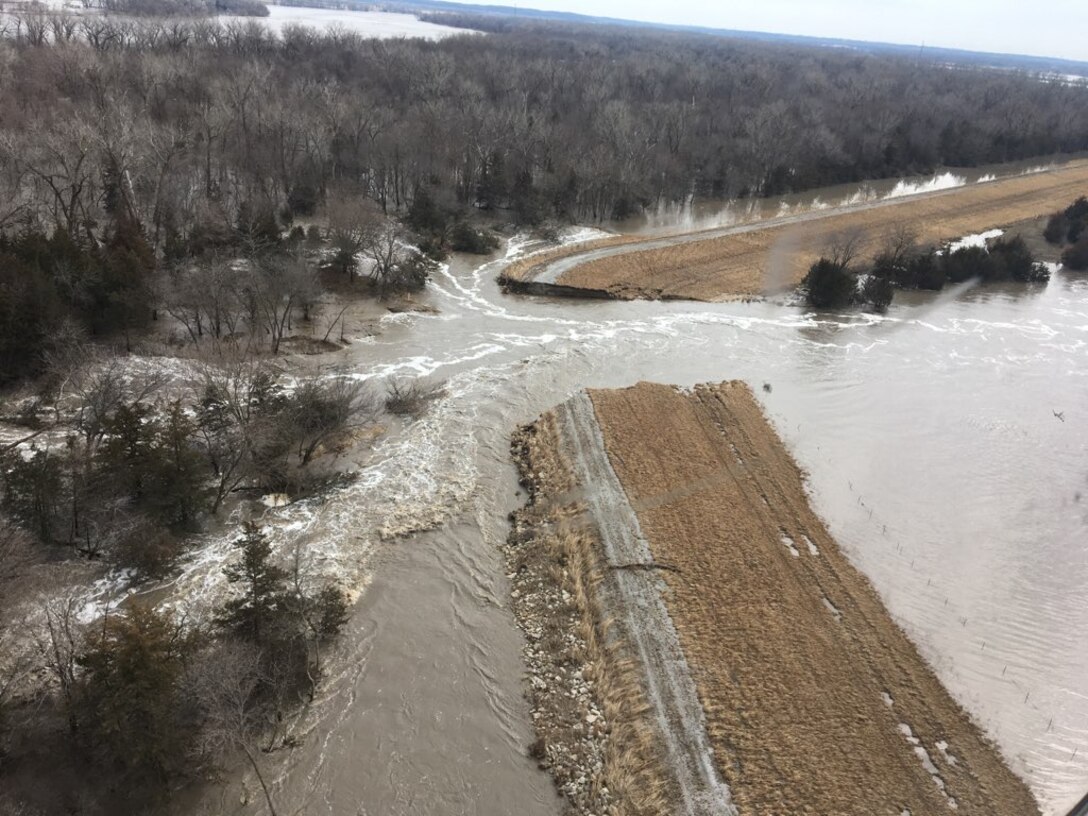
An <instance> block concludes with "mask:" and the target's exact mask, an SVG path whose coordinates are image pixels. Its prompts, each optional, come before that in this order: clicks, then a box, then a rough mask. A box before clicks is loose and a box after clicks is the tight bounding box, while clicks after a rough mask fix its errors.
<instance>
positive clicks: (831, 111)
mask: <svg viewBox="0 0 1088 816" xmlns="http://www.w3.org/2000/svg"><path fill="white" fill-rule="evenodd" d="M0 55H2V56H0V100H2V105H0V184H2V186H3V197H2V199H3V201H4V205H3V211H2V212H0V228H5V229H11V228H13V227H15V226H16V225H17V224H21V223H27V221H28V220H29V221H30V222H35V223H45V224H47V225H50V226H52V225H57V226H59V227H60V228H61V229H63V230H65V231H66V232H68V233H69V234H70V235H73V236H75V235H77V234H85V233H88V231H90V232H92V233H93V231H94V228H95V225H96V224H98V223H100V222H101V220H102V219H101V213H102V210H103V207H104V206H106V205H107V204H108V203H110V202H111V201H112V200H115V199H116V198H118V197H120V198H121V199H122V203H123V205H124V206H125V207H127V208H129V209H130V210H131V212H132V214H133V216H134V217H135V218H137V219H138V220H139V222H140V223H141V225H142V227H143V229H144V230H145V232H146V234H147V235H148V236H149V238H150V240H151V242H152V245H153V247H154V248H155V249H156V250H157V251H158V250H161V249H162V248H163V246H164V245H165V244H166V243H167V242H169V241H176V240H178V239H179V238H180V239H181V240H188V239H190V238H191V237H192V235H193V234H194V233H195V232H199V231H201V230H206V229H207V227H208V225H209V224H213V225H215V224H222V223H235V222H236V221H237V217H238V213H239V212H240V211H241V210H242V209H243V208H249V209H250V210H251V211H253V210H260V211H268V212H271V213H274V214H275V215H276V217H278V218H280V219H281V220H286V219H289V218H291V217H295V218H306V217H309V216H311V215H312V214H313V213H314V212H315V211H316V210H317V209H318V208H320V207H321V206H322V205H323V204H324V203H325V202H326V201H327V200H329V198H330V197H334V196H343V195H348V196H358V195H363V196H366V197H369V198H370V199H372V200H374V201H375V202H377V203H378V204H379V205H380V206H381V207H382V208H384V209H385V210H386V211H388V212H397V211H401V210H403V209H404V208H406V207H407V206H408V205H409V204H410V203H411V200H412V198H413V196H414V195H415V193H416V191H417V190H419V189H420V188H421V187H424V186H429V187H431V188H433V190H434V192H435V194H436V195H438V196H439V197H443V198H445V199H448V200H450V201H454V202H456V203H458V204H459V205H461V206H463V207H466V208H479V209H483V210H493V209H510V210H512V211H513V214H514V216H515V218H516V219H517V220H518V221H520V222H522V223H532V222H535V221H539V220H540V219H542V218H545V217H549V216H555V217H559V218H568V219H577V220H588V219H607V218H609V217H612V216H622V215H627V214H630V213H632V212H635V211H637V210H638V209H639V208H640V207H642V206H644V205H647V204H649V203H652V202H654V201H656V200H658V199H661V198H664V199H669V200H686V199H688V198H689V197H691V196H696V197H712V198H728V197H735V196H747V195H763V194H774V193H781V192H786V191H791V190H799V189H805V188H810V187H815V186H820V185H824V184H829V183H836V182H845V181H853V180H860V179H867V178H875V177H886V176H894V175H900V174H909V173H916V172H926V171H929V170H931V169H933V168H934V167H937V166H939V165H951V166H968V165H979V164H984V163H991V162H1002V161H1008V160H1015V159H1023V158H1026V157H1031V156H1041V155H1047V154H1053V153H1059V152H1071V151H1079V150H1084V149H1086V148H1088V88H1084V87H1075V86H1069V85H1065V84H1062V83H1048V82H1043V81H1041V80H1040V79H1039V78H1036V77H1032V76H1028V75H1017V74H1011V73H1008V72H987V71H982V70H973V69H971V70H968V69H962V68H956V67H951V66H949V67H945V66H933V65H924V64H915V63H913V62H911V61H908V60H898V59H878V58H874V57H868V56H863V55H858V54H852V53H850V52H844V51H841V50H838V49H802V48H799V47H794V46H777V45H771V44H759V43H751V42H743V41H731V40H726V39H721V38H711V37H700V36H685V35H677V34H663V33H649V32H635V31H630V30H622V29H618V30H616V29H608V28H597V29H590V30H583V31H577V30H574V29H569V30H568V29H564V28H559V27H555V28H536V27H534V28H528V29H519V30H515V31H512V32H509V33H500V34H494V35H488V36H484V37H481V36H479V35H466V36H463V37H453V38H450V39H447V40H444V41H441V42H437V43H432V42H425V41H420V40H405V41H377V40H365V39H362V38H360V37H359V36H358V35H355V34H352V33H346V32H344V31H331V32H329V33H327V34H324V35H322V34H318V33H316V32H314V31H312V30H306V29H303V28H288V29H287V30H286V31H285V32H284V34H283V36H282V38H277V37H276V36H275V35H273V34H270V33H269V32H268V30H267V29H266V28H264V27H262V26H260V25H258V24H256V23H253V24H246V23H229V24H221V23H218V22H215V21H212V20H198V21H193V22H184V21H173V22H146V21H145V22H142V23H141V22H133V21H123V20H117V19H115V18H108V17H87V18H81V19H79V20H78V21H77V20H75V19H74V18H50V17H44V16H43V17H36V18H30V17H26V18H23V19H21V20H18V21H17V22H12V23H9V25H8V36H7V37H6V38H5V39H4V41H3V43H2V44H0Z"/></svg>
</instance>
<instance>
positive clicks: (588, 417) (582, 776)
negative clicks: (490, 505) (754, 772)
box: [506, 392, 736, 816]
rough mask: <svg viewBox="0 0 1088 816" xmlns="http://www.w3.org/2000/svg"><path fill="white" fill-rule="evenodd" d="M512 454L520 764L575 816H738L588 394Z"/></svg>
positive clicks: (521, 439) (550, 417)
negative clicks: (521, 687)
mask: <svg viewBox="0 0 1088 816" xmlns="http://www.w3.org/2000/svg"><path fill="white" fill-rule="evenodd" d="M513 451H514V457H515V459H516V460H517V462H518V466H519V468H520V470H521V474H522V483H523V484H524V485H525V486H526V487H527V488H528V490H529V492H530V503H529V505H528V506H527V507H526V508H525V509H524V510H522V511H519V512H518V513H516V514H515V516H514V528H513V532H512V533H511V536H510V540H509V542H508V544H507V552H506V556H507V562H508V568H509V575H510V578H511V580H512V582H513V590H512V596H513V601H514V611H515V614H516V617H517V619H518V622H519V624H520V625H521V627H522V629H523V630H524V632H525V634H526V639H527V646H526V651H525V657H526V662H527V665H528V668H529V687H528V690H527V696H528V697H529V701H530V705H531V707H532V711H533V721H534V726H535V729H536V732H537V737H538V738H537V740H536V742H535V743H534V745H533V746H531V748H530V755H532V756H533V757H534V758H536V759H537V760H538V761H540V763H541V765H542V767H546V768H547V769H549V770H550V771H551V773H552V775H553V777H554V779H555V782H556V785H557V787H558V788H559V790H560V791H561V792H562V793H563V794H564V795H565V796H566V799H567V802H568V804H569V808H570V811H571V812H574V813H583V814H588V813H616V814H621V813H632V814H641V813H646V814H649V813H654V814H657V813H683V814H688V816H704V814H706V815H709V814H725V815H726V816H735V814H736V809H735V808H734V807H733V804H732V802H731V798H730V794H729V789H728V787H727V786H726V785H725V783H724V782H723V781H722V779H721V777H720V775H719V774H718V771H717V768H716V766H715V762H714V757H713V753H712V749H711V747H710V741H709V738H708V736H707V732H706V724H705V718H704V715H703V710H702V707H701V705H700V703H699V698H698V693H697V691H696V687H695V683H694V681H693V679H692V677H691V673H690V670H689V668H688V665H687V662H686V660H685V658H684V655H683V653H682V651H681V648H680V641H679V637H678V635H677V632H676V630H675V627H674V626H673V624H672V621H671V619H670V617H669V614H668V611H667V609H666V606H665V603H664V600H663V597H662V593H663V592H664V591H666V587H665V584H664V582H663V581H662V580H661V578H660V576H659V575H658V574H657V572H656V569H655V567H656V566H658V565H654V564H653V561H652V556H651V554H650V549H649V545H648V543H647V542H646V540H645V538H644V537H643V536H642V533H641V530H640V528H639V523H638V518H637V516H636V515H635V512H634V510H633V509H632V508H631V506H630V504H629V503H628V500H627V496H626V493H625V492H624V490H623V487H622V485H621V484H620V482H619V479H618V478H617V476H616V474H615V472H614V471H613V469H612V466H611V463H610V462H609V460H608V456H607V454H606V452H605V448H604V440H603V438H602V436H601V432H600V429H599V427H598V425H597V419H596V415H595V413H594V409H593V405H592V402H591V401H590V399H589V397H588V395H587V394H586V393H584V392H583V393H579V394H578V395H576V396H575V397H573V398H572V399H571V400H570V401H568V402H567V403H565V404H563V405H562V406H560V407H559V408H558V409H556V410H555V411H554V412H551V413H549V414H545V415H544V416H543V417H541V419H540V420H538V421H537V422H536V423H534V424H533V425H530V426H527V427H525V428H522V429H520V430H519V431H518V432H517V434H515V437H514V442H513ZM585 487H588V488H589V489H584V488H585Z"/></svg>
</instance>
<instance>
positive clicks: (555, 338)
mask: <svg viewBox="0 0 1088 816" xmlns="http://www.w3.org/2000/svg"><path fill="white" fill-rule="evenodd" d="M514 244H515V245H514V246H513V247H512V251H517V250H518V248H519V247H518V245H517V242H514ZM525 248H527V247H525V246H521V247H520V249H525ZM503 263H504V261H503V260H502V259H496V260H493V261H491V262H489V263H483V264H479V263H478V262H475V263H470V262H467V261H464V260H461V259H458V260H455V261H454V262H453V263H452V264H451V266H450V267H449V269H448V270H444V271H442V272H441V273H440V274H438V275H437V276H436V278H435V280H434V283H433V286H432V287H431V289H430V292H429V294H428V301H429V303H430V305H432V306H434V307H435V308H436V309H437V310H438V313H437V314H401V315H395V316H390V317H388V318H386V319H385V320H384V321H383V332H382V334H381V335H380V336H378V337H376V338H373V339H371V340H369V341H366V342H358V343H355V344H353V345H352V346H350V347H349V348H348V349H346V350H344V351H343V352H340V353H338V354H337V355H335V356H334V357H333V358H332V365H330V367H329V369H330V371H342V372H347V373H350V374H353V375H355V376H359V377H361V378H368V379H374V380H379V379H380V378H383V377H388V376H402V377H412V376H429V377H432V378H437V379H442V380H444V381H445V382H446V384H447V396H446V397H445V398H444V399H442V400H441V401H440V402H439V403H437V404H436V405H435V406H434V408H433V410H432V411H431V412H430V414H429V415H428V416H427V417H426V418H424V419H423V420H421V421H419V422H416V423H410V424H408V425H406V426H405V427H403V428H399V427H398V428H396V429H395V430H394V432H393V433H391V434H390V435H389V437H387V438H386V439H385V440H384V441H382V442H381V443H379V444H378V445H377V447H376V448H375V450H374V452H373V454H372V455H371V456H370V457H369V458H368V459H365V460H363V461H361V462H360V463H359V465H358V471H359V481H358V482H357V483H356V485H355V486H354V487H352V488H350V489H348V490H346V491H344V492H343V493H342V494H340V495H338V496H337V497H335V498H334V499H332V500H331V501H329V502H326V503H325V504H321V505H317V504H314V505H304V506H301V507H299V506H294V507H289V508H283V509H282V510H270V511H269V512H268V515H267V516H266V521H267V523H269V524H270V525H273V526H274V527H275V528H276V529H277V535H278V540H279V541H281V542H282V543H283V544H284V545H285V546H286V545H287V544H289V543H290V542H292V541H295V540H301V541H302V542H303V543H304V544H305V545H306V546H307V547H309V548H311V549H312V550H313V552H314V553H315V558H316V560H317V561H318V563H319V564H320V565H322V566H323V567H324V568H325V569H326V571H328V572H332V573H336V574H340V575H342V576H345V577H346V578H347V580H349V581H350V582H354V583H356V584H357V585H358V586H359V587H360V589H361V590H362V595H361V599H360V601H359V603H358V604H357V607H356V611H355V615H354V619H353V621H352V624H351V626H350V629H349V631H348V633H347V634H346V636H345V637H344V638H343V641H342V643H341V644H340V646H339V649H338V653H337V654H336V655H335V656H333V659H332V661H331V664H330V665H333V666H335V669H334V671H333V674H332V676H331V677H330V679H329V681H328V682H327V683H326V685H325V687H324V690H323V693H322V696H321V698H320V700H319V701H318V703H317V704H316V705H315V706H314V707H313V709H312V710H311V711H309V712H307V713H306V714H305V715H304V716H303V717H302V719H301V720H300V722H298V723H297V724H296V725H295V726H294V729H295V732H296V734H297V735H298V736H299V739H300V745H299V747H297V748H295V749H293V750H291V751H280V752H277V753H274V754H272V755H270V756H268V757H266V758H265V759H264V760H263V761H264V763H265V769H266V775H267V776H268V777H269V778H270V779H271V780H273V785H272V787H273V792H274V795H275V797H276V799H277V804H278V807H279V811H280V812H281V813H295V812H297V811H298V809H299V808H302V807H305V812H309V813H329V814H353V815H354V814H462V813H463V814H480V815H482V816H499V814H509V813H519V814H525V816H533V815H535V814H556V813H558V812H559V810H560V805H561V803H560V802H559V801H558V799H557V798H556V796H555V795H554V793H553V792H552V788H551V783H550V780H549V778H548V777H547V775H546V774H545V773H544V772H542V771H540V770H538V769H537V768H536V767H535V765H534V764H533V763H532V762H531V761H530V760H529V759H528V758H527V757H526V756H525V748H526V746H527V745H528V743H529V742H530V741H531V739H532V736H531V727H530V723H529V716H528V709H527V706H526V705H525V703H524V701H523V699H522V689H521V673H522V665H521V661H520V654H519V653H520V648H521V639H520V636H519V635H518V633H517V631H516V629H515V628H514V623H513V617H512V615H511V613H510V611H509V608H508V594H507V591H508V588H507V585H506V579H505V576H504V575H503V567H502V563H501V559H500V556H499V553H498V550H497V543H498V542H499V541H500V540H501V539H502V537H503V536H505V534H506V516H507V515H508V513H509V512H510V510H511V509H513V508H514V507H515V506H516V505H517V503H518V502H519V501H521V500H522V498H520V497H519V496H518V495H517V490H518V488H517V484H516V477H515V472H514V469H513V467H512V465H511V464H510V460H509V451H508V445H509V441H508V440H509V435H510V432H511V430H512V429H513V428H514V427H515V426H516V425H518V424H521V423H526V422H529V421H532V420H533V419H535V418H536V417H537V416H538V415H539V414H540V413H542V412H543V411H545V410H547V409H549V408H551V407H553V406H555V405H557V404H558V403H561V402H563V401H564V400H565V399H567V398H568V397H569V396H570V395H572V394H573V393H575V392H577V391H578V390H580V389H582V388H586V387H598V388H605V387H620V386H625V385H630V384H632V383H634V382H637V381H639V380H653V381H660V382H668V383H676V384H680V385H687V386H690V385H693V384H695V383H699V382H706V381H720V380H725V379H743V380H746V381H747V382H749V383H750V384H751V385H752V386H753V388H754V389H755V390H756V392H757V394H758V395H759V397H760V399H761V400H762V402H763V404H764V408H765V410H766V412H767V414H768V416H769V417H770V419H771V420H772V422H773V423H774V424H775V426H776V429H777V430H778V432H779V434H780V435H781V436H782V438H783V440H784V441H785V442H786V444H787V446H788V447H789V448H790V450H791V452H792V453H793V455H794V456H795V458H796V459H797V461H798V463H799V464H800V465H801V466H802V467H804V468H805V469H806V470H807V471H808V474H809V489H810V491H811V494H812V499H813V503H814V507H815V509H816V510H817V512H819V513H820V514H821V515H822V517H823V518H824V519H825V520H826V522H827V523H828V525H829V528H830V530H831V532H832V533H833V534H834V535H835V536H836V538H837V539H838V541H839V542H840V544H841V546H842V547H843V549H844V550H845V552H846V553H847V554H848V555H849V556H850V557H851V558H852V559H853V560H854V562H855V564H856V565H857V566H858V567H859V568H860V569H861V570H862V572H864V573H865V574H866V575H868V576H869V578H870V579H871V580H872V581H873V583H874V585H875V586H876V588H877V590H878V591H879V592H880V594H881V596H882V598H883V599H884V601H885V603H886V604H887V606H888V608H889V610H890V611H891V613H892V615H893V616H894V617H895V618H896V620H897V621H899V622H900V623H901V624H902V625H903V626H904V628H905V629H906V631H907V632H908V634H909V635H910V636H911V637H912V638H913V639H914V640H915V642H916V643H917V644H918V645H919V648H920V650H921V652H922V654H923V655H924V656H925V657H926V658H927V659H928V660H929V661H930V662H931V663H932V665H933V666H934V667H935V668H936V670H937V672H938V674H939V675H940V677H941V679H942V680H943V681H944V683H945V684H946V685H947V687H948V688H949V690H950V691H951V692H952V694H953V695H954V696H955V697H956V698H957V699H958V700H960V701H961V702H962V703H963V704H964V705H965V706H966V708H967V709H968V710H969V711H970V712H971V713H972V715H973V716H974V717H975V718H976V719H977V721H978V722H979V723H980V724H981V725H982V727H983V728H984V729H985V730H986V731H987V733H988V734H989V735H991V736H992V737H993V739H994V740H995V741H996V743H997V744H998V746H999V747H1000V748H1001V750H1002V751H1003V752H1004V754H1005V756H1006V757H1007V759H1008V761H1009V763H1010V765H1011V766H1012V768H1013V769H1014V770H1015V771H1016V772H1017V773H1019V774H1020V775H1022V776H1023V778H1024V779H1025V780H1026V781H1027V782H1028V784H1029V785H1030V787H1031V788H1032V790H1033V792H1034V793H1035V795H1036V796H1037V797H1038V799H1039V800H1040V802H1041V804H1042V806H1043V809H1044V812H1046V813H1048V814H1061V813H1064V810H1063V808H1065V809H1068V808H1069V807H1071V806H1072V805H1073V804H1074V803H1075V802H1077V801H1078V800H1079V799H1080V798H1081V797H1082V796H1083V795H1084V792H1085V790H1086V789H1088V649H1085V648H1084V647H1085V644H1086V643H1088V593H1085V592H1084V587H1085V586H1086V585H1088V430H1086V428H1088V276H1083V275H1082V276H1076V275H1073V274H1067V273H1065V272H1061V271H1059V272H1058V273H1057V274H1056V275H1055V276H1054V278H1053V280H1052V281H1051V282H1050V284H1049V285H1047V286H1035V287H1020V286H1016V287H1013V286H1009V287H977V288H970V287H960V288H957V289H955V290H950V291H946V292H943V293H940V294H937V295H929V294H925V295H923V294H902V293H901V294H899V295H897V299H896V303H895V304H894V305H893V307H892V309H891V311H890V312H889V314H888V315H887V316H885V317H875V316H872V315H865V314H860V313H849V314H816V313H814V312H812V311H811V310H809V309H807V308H805V307H803V306H801V305H797V304H795V303H791V302H789V301H786V300H780V301H776V302H764V303H754V304H741V303H732V304H702V303H699V304H694V303H676V302H673V303H648V302H633V303H621V302H608V301H572V300H549V299H535V298H524V297H509V296H504V295H502V294H501V293H500V292H499V291H498V288H497V286H496V284H495V276H496V275H497V274H498V272H499V271H501V268H502V266H503ZM764 383H766V384H768V385H769V386H770V388H769V390H764V388H763V387H762V386H763V384H764ZM1056 413H1057V414H1058V415H1056ZM1059 415H1060V416H1059ZM383 528H384V529H385V530H386V531H387V532H398V531H404V530H412V529H413V528H420V529H421V530H423V531H422V532H418V533H415V534H412V535H408V536H405V537H401V538H395V539H390V540H382V538H381V535H380V531H381V530H382V529H383ZM208 552H209V553H213V554H214V553H217V552H218V553H219V554H220V555H221V554H222V552H223V549H222V547H219V549H218V550H217V549H216V547H209V550H208ZM217 557H218V556H215V555H205V556H201V557H200V558H198V559H196V561H195V562H194V565H193V566H192V568H191V570H190V571H189V573H188V574H187V575H186V576H184V577H183V578H182V580H181V581H179V584H178V585H179V587H180V588H181V589H182V590H183V592H188V593H190V594H192V595H194V596H200V595H202V594H203V595H206V596H209V597H212V596H216V595H217V594H218V593H219V592H221V583H217V582H216V581H215V580H214V579H213V576H214V575H215V573H216V572H217V570H218V569H219V568H220V566H221V564H220V562H219V561H217V560H216V559H217ZM828 691H829V693H833V690H831V689H829V690H828ZM247 787H248V790H249V800H248V801H249V804H243V803H242V801H241V796H242V786H241V782H240V779H239V777H231V776H229V775H228V777H227V780H226V781H225V782H224V783H223V784H221V785H218V786H215V787H214V789H212V790H210V791H208V792H207V793H206V795H204V796H203V797H202V798H201V801H200V802H199V803H196V804H191V800H188V799H186V804H185V808H184V809H185V812H189V813H237V814H243V813H259V812H265V809H264V808H263V807H262V804H261V802H260V800H259V799H258V798H257V796H256V795H255V791H256V788H255V785H254V783H253V780H252V779H248V780H247ZM179 804H180V803H179Z"/></svg>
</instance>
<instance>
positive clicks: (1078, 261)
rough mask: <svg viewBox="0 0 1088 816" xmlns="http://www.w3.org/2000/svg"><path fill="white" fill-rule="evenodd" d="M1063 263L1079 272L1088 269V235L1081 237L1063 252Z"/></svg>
mask: <svg viewBox="0 0 1088 816" xmlns="http://www.w3.org/2000/svg"><path fill="white" fill-rule="evenodd" d="M1062 263H1063V264H1064V265H1065V266H1066V267H1067V268H1069V269H1072V270H1075V271H1077V272H1084V271H1085V270H1088V237H1084V238H1081V239H1080V240H1079V241H1077V242H1076V243H1075V244H1073V246H1071V247H1069V249H1067V250H1066V251H1065V252H1063V253H1062Z"/></svg>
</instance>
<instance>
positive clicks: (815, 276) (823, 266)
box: [804, 258, 857, 309]
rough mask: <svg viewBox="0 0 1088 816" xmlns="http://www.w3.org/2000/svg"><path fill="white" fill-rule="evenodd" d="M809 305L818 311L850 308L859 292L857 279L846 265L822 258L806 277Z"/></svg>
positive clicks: (805, 284)
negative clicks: (856, 293)
mask: <svg viewBox="0 0 1088 816" xmlns="http://www.w3.org/2000/svg"><path fill="white" fill-rule="evenodd" d="M804 286H805V288H806V290H807V293H806V299H807V300H808V303H809V305H811V306H815V307H816V308H817V309H841V308H842V307H844V306H849V305H850V303H851V302H852V301H853V300H854V294H855V292H856V291H857V277H856V276H855V275H854V273H853V272H852V271H851V270H850V268H849V267H847V266H846V265H845V264H842V263H836V262H835V261H832V260H828V259H827V258H820V260H818V261H817V262H816V263H814V264H813V265H812V267H811V268H810V269H809V271H808V275H806V276H805V280H804Z"/></svg>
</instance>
